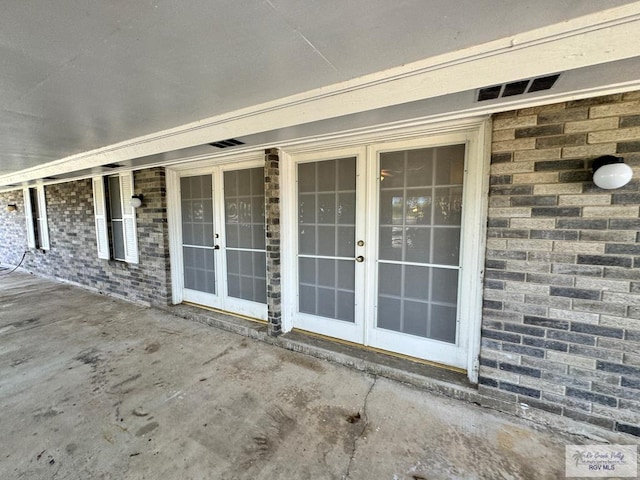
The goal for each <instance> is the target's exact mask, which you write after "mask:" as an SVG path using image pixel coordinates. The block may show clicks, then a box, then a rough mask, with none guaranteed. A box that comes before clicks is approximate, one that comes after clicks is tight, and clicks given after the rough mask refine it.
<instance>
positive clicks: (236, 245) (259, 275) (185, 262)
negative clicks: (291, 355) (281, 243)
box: [177, 164, 267, 319]
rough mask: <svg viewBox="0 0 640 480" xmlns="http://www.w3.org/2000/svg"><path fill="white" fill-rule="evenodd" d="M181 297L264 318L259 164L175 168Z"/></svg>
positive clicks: (261, 169)
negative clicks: (177, 192) (179, 169)
mask: <svg viewBox="0 0 640 480" xmlns="http://www.w3.org/2000/svg"><path fill="white" fill-rule="evenodd" d="M179 203H180V209H179V217H180V220H179V222H178V223H179V225H180V228H179V237H180V242H179V243H180V245H181V249H180V251H179V254H178V256H179V258H178V259H177V261H178V262H177V263H178V264H179V265H180V266H181V274H182V292H181V298H182V299H183V300H186V301H190V302H194V303H198V304H201V305H207V306H211V307H214V308H219V309H222V310H226V311H230V312H233V313H239V314H242V315H247V316H251V317H254V318H259V319H266V316H267V308H266V290H267V289H266V253H265V209H264V208H265V207H264V206H265V204H264V167H263V166H262V165H260V166H247V165H240V166H239V165H238V164H230V165H223V166H216V167H209V168H201V169H197V170H186V171H182V172H179Z"/></svg>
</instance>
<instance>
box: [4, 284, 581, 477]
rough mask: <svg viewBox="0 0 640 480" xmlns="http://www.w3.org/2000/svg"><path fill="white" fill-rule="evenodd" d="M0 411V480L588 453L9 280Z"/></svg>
mask: <svg viewBox="0 0 640 480" xmlns="http://www.w3.org/2000/svg"><path fill="white" fill-rule="evenodd" d="M0 408H1V409H2V416H0V430H1V431H2V432H3V435H2V436H1V437H0V452H1V453H0V478H3V479H4V478H7V479H9V478H11V479H53V478H56V479H70V480H75V479H86V478H96V479H158V478H162V479H173V478H180V479H228V480H235V479H237V480H241V479H256V478H265V479H266V478H268V479H291V478H295V479H311V478H314V479H336V480H338V479H346V478H348V479H352V480H356V479H374V478H375V479H389V480H425V479H428V480H435V479H451V478H460V479H483V480H484V479H492V478H508V479H545V478H550V479H551V478H553V479H556V478H563V477H564V445H565V444H574V443H592V441H589V442H587V440H586V439H584V438H581V437H572V436H569V435H564V434H559V433H556V432H553V431H551V430H548V429H543V428H540V427H537V426H535V425H532V424H529V423H527V422H525V421H523V420H520V419H516V418H512V417H508V416H506V415H501V414H498V413H496V412H493V411H490V410H486V409H481V408H479V407H477V406H475V405H472V404H466V403H463V402H459V401H456V400H453V399H449V398H445V397H439V396H435V395H432V394H429V393H426V392H424V391H421V390H419V389H416V388H413V387H409V386H406V385H403V384H401V383H398V382H395V381H392V380H388V379H385V378H381V377H374V376H371V375H368V374H366V373H362V372H359V371H356V370H352V369H349V368H346V367H343V366H340V365H335V364H332V363H329V362H326V361H322V360H318V359H316V358H312V357H308V356H305V355H303V354H300V353H295V352H291V351H288V350H284V349H282V348H278V347H275V346H272V345H268V344H265V343H261V342H258V341H255V340H251V339H249V338H245V337H242V336H239V335H235V334H232V333H228V332H224V331H221V330H217V329H215V328H211V327H207V326H204V325H201V324H198V323H193V322H190V321H188V320H183V319H180V318H176V317H173V316H171V315H169V314H167V313H165V312H160V311H158V310H154V309H150V308H145V307H140V306H136V305H132V304H129V303H125V302H122V301H119V300H115V299H112V298H108V297H104V296H100V295H96V294H93V293H90V292H87V291H84V290H80V289H77V288H74V287H71V286H69V285H64V284H57V283H54V282H49V281H45V280H41V279H37V278H35V277H32V276H28V275H24V274H20V273H15V274H11V275H9V276H4V277H2V276H0Z"/></svg>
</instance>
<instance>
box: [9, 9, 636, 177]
mask: <svg viewBox="0 0 640 480" xmlns="http://www.w3.org/2000/svg"><path fill="white" fill-rule="evenodd" d="M631 3H637V2H632V1H630V0H535V1H524V0H520V1H517V0H510V1H509V0H455V1H453V0H393V1H392V0H306V1H302V0H236V1H233V0H224V1H223V0H217V1H213V0H189V1H186V2H180V1H176V0H157V1H148V0H146V1H142V0H140V1H133V2H131V1H126V0H100V1H98V0H56V1H55V2H51V1H48V0H20V1H16V0H0V180H1V179H2V176H3V175H5V176H7V175H9V174H14V173H16V172H20V171H22V170H24V169H27V168H30V167H35V166H40V165H43V164H46V163H48V162H52V161H55V160H59V159H63V158H65V157H69V156H71V155H76V154H79V153H82V152H88V151H91V150H95V149H98V148H101V147H105V146H109V145H113V144H116V143H119V142H123V141H126V140H129V139H133V138H136V137H140V136H144V135H149V134H153V133H154V132H159V131H162V130H166V129H171V128H175V127H179V126H181V125H184V124H188V123H192V122H196V121H199V120H201V119H205V118H209V117H212V116H216V115H220V114H224V113H228V112H234V111H236V110H238V109H241V108H245V107H250V106H252V105H257V104H261V103H263V102H267V101H271V100H275V99H279V98H283V97H287V96H290V95H294V94H299V93H303V92H307V91H310V90H314V89H318V88H320V87H324V86H328V85H333V84H337V83H339V82H344V81H347V80H351V79H355V78H358V77H361V76H364V75H368V74H372V73H375V72H380V71H384V70H386V69H390V68H393V67H398V66H401V65H404V64H407V63H410V62H415V61H419V60H423V59H428V58H431V57H434V56H436V55H440V54H444V53H447V52H455V51H459V50H463V49H466V48H469V47H472V46H474V45H479V44H483V43H486V42H489V41H492V40H496V39H501V38H507V37H510V36H513V35H516V34H518V33H520V32H527V31H529V30H533V29H536V28H540V27H544V26H546V25H551V24H558V23H561V22H564V21H567V20H570V19H573V18H576V17H580V16H583V15H588V14H592V13H594V12H598V11H601V10H605V9H608V8H612V7H617V6H621V5H625V4H631ZM638 53H639V54H640V52H638ZM637 66H638V65H637V64H633V66H632V67H629V65H627V67H626V69H625V68H622V69H618V70H620V71H621V73H620V75H622V76H621V77H620V79H621V80H620V81H622V77H623V76H625V75H626V77H624V78H625V79H627V78H628V77H629V75H631V76H633V75H634V74H633V73H631V74H630V73H629V68H631V70H632V71H635V72H638V70H634V67H637ZM618 70H616V71H611V72H607V73H606V75H609V78H608V81H610V82H611V83H615V81H616V80H618V79H617V77H616V75H618ZM594 71H595V70H594ZM589 75H590V74H589V72H588V71H587V72H583V75H582V76H580V77H579V78H580V79H582V80H583V83H584V79H585V78H586V79H589V78H590V76H589ZM635 75H636V78H638V76H640V74H637V73H636V74H635ZM593 78H594V82H596V83H597V81H596V80H595V78H596V76H594V77H593ZM482 86H485V85H477V87H482ZM586 86H587V87H588V82H587V85H586ZM460 95H463V93H462V92H461V94H460ZM466 95H468V94H466ZM425 98H426V96H425ZM464 98H467V97H464ZM466 101H467V102H472V101H473V99H472V97H469V98H468V99H467V100H466ZM454 103H455V102H454ZM269 130H270V128H269V126H268V125H265V126H264V131H265V132H267V131H269ZM210 140H211V141H215V140H221V139H220V138H211V139H210ZM14 178H15V176H14ZM0 183H1V182H0Z"/></svg>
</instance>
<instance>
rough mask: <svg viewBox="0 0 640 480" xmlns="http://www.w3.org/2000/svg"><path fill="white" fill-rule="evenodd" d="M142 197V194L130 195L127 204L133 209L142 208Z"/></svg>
mask: <svg viewBox="0 0 640 480" xmlns="http://www.w3.org/2000/svg"><path fill="white" fill-rule="evenodd" d="M143 198H144V196H143V195H142V194H139V195H132V196H131V201H130V202H129V204H130V205H131V206H132V207H133V208H138V207H141V206H142V200H143Z"/></svg>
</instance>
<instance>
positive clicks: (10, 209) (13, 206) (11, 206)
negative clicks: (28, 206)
mask: <svg viewBox="0 0 640 480" xmlns="http://www.w3.org/2000/svg"><path fill="white" fill-rule="evenodd" d="M17 209H18V206H17V205H16V204H15V203H10V204H9V205H7V212H15V211H16V210H17Z"/></svg>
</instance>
